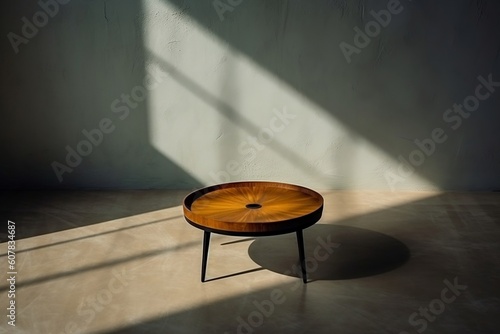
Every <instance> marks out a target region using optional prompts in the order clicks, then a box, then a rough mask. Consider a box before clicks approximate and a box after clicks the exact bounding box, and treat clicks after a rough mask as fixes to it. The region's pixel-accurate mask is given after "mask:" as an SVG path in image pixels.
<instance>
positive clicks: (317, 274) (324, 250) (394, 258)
mask: <svg viewBox="0 0 500 334" xmlns="http://www.w3.org/2000/svg"><path fill="white" fill-rule="evenodd" d="M304 246H305V253H306V267H307V272H308V279H309V281H314V280H342V279H351V278H360V277H367V276H373V275H377V274H381V273H384V272H387V271H390V270H393V269H396V268H398V267H399V266H401V265H403V264H404V263H405V262H406V261H407V260H408V259H409V257H410V250H409V249H408V247H407V246H406V245H405V244H404V243H402V242H401V241H399V240H397V239H395V238H393V237H390V236H388V235H386V234H383V233H379V232H375V231H370V230H367V229H362V228H358V227H350V226H343V225H328V224H316V225H313V226H312V227H310V228H308V229H306V230H304ZM248 254H249V256H250V258H251V259H252V260H253V261H254V262H255V263H257V264H258V265H260V266H262V268H264V269H268V270H271V271H273V272H276V273H280V274H283V275H288V276H294V277H300V276H301V275H300V269H299V268H300V265H299V259H298V250H297V239H296V234H295V233H290V234H285V235H279V236H272V237H264V238H258V239H256V240H255V241H254V242H252V244H251V245H250V246H249V249H248Z"/></svg>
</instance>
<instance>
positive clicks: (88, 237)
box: [0, 190, 500, 334]
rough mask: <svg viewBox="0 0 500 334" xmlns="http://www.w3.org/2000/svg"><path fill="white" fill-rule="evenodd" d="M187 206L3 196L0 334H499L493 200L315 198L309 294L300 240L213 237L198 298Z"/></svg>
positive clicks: (98, 197)
mask: <svg viewBox="0 0 500 334" xmlns="http://www.w3.org/2000/svg"><path fill="white" fill-rule="evenodd" d="M186 194H187V191H157V190H151V191H102V192H98V191H82V192H78V191H52V192H42V191H31V192H2V193H1V195H0V196H1V198H0V199H1V203H2V204H1V209H0V214H1V216H2V221H3V222H4V223H3V227H2V228H1V231H0V236H1V242H2V243H1V244H0V254H1V262H0V268H1V270H2V271H3V272H4V275H3V276H4V277H5V276H6V274H5V273H6V272H7V271H9V270H8V263H7V243H6V241H7V240H8V239H7V231H8V229H7V220H11V221H13V222H15V226H16V229H15V232H16V238H17V242H16V250H15V253H16V258H15V261H16V264H15V265H16V268H15V269H16V272H17V275H16V282H15V297H14V298H8V293H9V289H10V285H9V283H8V282H7V281H6V280H5V279H4V280H2V282H1V283H0V290H1V291H0V296H1V297H0V309H2V310H3V311H2V312H4V313H5V315H2V318H3V320H2V321H0V333H3V332H7V333H30V334H31V333H43V334H47V333H55V334H62V333H68V334H69V333H221V334H224V333H363V334H368V333H397V334H408V333H411V334H413V333H424V332H425V333H428V334H431V333H436V334H446V333H454V334H455V333H461V334H466V333H499V332H500V317H499V315H500V193H480V192H478V193H472V192H471V193H451V192H450V193H433V192H408V193H390V192H389V193H380V192H342V191H338V192H322V194H323V195H324V197H325V209H324V214H323V218H322V219H321V221H320V222H319V223H318V224H316V225H314V226H313V227H311V228H309V229H307V230H305V231H304V238H305V242H306V256H307V267H308V270H309V282H308V283H307V284H303V283H302V281H301V280H300V279H299V278H298V274H297V272H298V270H297V268H298V266H297V265H298V254H297V248H296V247H297V246H296V240H295V236H294V235H293V234H290V235H282V236H275V237H265V238H258V239H250V238H236V237H228V236H218V235H214V236H213V237H212V243H211V249H210V257H209V263H208V270H207V278H208V281H207V282H205V283H201V282H200V277H199V276H200V263H201V242H202V235H203V233H202V232H201V231H200V230H198V229H196V228H194V227H192V226H190V225H188V224H187V223H186V222H185V221H184V219H183V217H182V209H181V207H180V203H181V201H182V198H183V196H184V195H186ZM10 300H15V305H16V319H15V320H16V321H15V325H16V326H15V327H12V326H10V325H9V324H7V321H5V319H7V320H8V318H7V317H6V315H7V312H8V310H7V307H8V302H9V301H10Z"/></svg>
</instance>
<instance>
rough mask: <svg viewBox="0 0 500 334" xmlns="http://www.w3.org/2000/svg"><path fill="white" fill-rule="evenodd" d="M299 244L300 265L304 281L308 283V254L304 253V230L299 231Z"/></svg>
mask: <svg viewBox="0 0 500 334" xmlns="http://www.w3.org/2000/svg"><path fill="white" fill-rule="evenodd" d="M297 244H298V246H299V258H300V266H301V268H302V281H303V282H304V283H307V273H306V256H305V253H304V237H303V236H302V230H298V231H297Z"/></svg>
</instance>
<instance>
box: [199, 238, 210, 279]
mask: <svg viewBox="0 0 500 334" xmlns="http://www.w3.org/2000/svg"><path fill="white" fill-rule="evenodd" d="M209 244H210V232H208V231H204V233H203V255H202V258H201V281H202V282H205V273H206V271H207V259H208V246H209Z"/></svg>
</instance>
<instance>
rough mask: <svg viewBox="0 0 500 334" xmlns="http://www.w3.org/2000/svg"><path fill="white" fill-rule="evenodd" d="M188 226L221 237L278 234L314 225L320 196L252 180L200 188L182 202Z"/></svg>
mask: <svg viewBox="0 0 500 334" xmlns="http://www.w3.org/2000/svg"><path fill="white" fill-rule="evenodd" d="M183 209H184V216H185V217H186V219H187V220H188V222H189V223H191V224H192V225H194V226H196V227H198V228H201V229H204V230H210V231H213V232H218V233H225V234H234V233H240V234H248V235H251V234H254V235H259V234H279V233H285V232H291V231H296V230H297V229H303V228H306V227H309V226H311V225H313V224H314V223H316V222H317V221H318V220H319V218H320V217H321V214H322V210H323V197H322V196H321V195H320V194H318V193H317V192H315V191H312V190H310V189H308V188H304V187H301V186H297V185H292V184H286V183H279V182H266V181H253V182H233V183H225V184H220V185H216V186H212V187H207V188H203V189H200V190H198V191H196V192H193V193H191V194H189V195H188V196H187V197H186V198H185V199H184V206H183Z"/></svg>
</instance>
